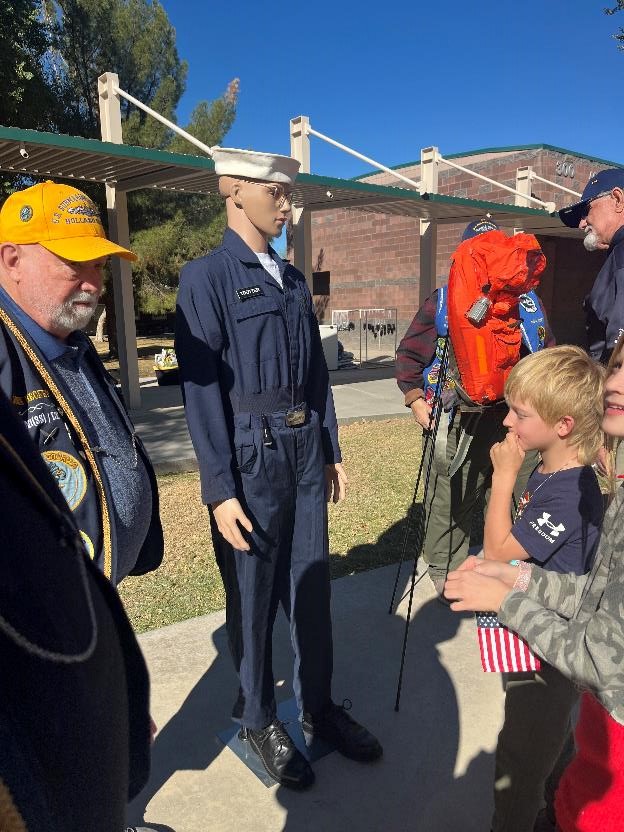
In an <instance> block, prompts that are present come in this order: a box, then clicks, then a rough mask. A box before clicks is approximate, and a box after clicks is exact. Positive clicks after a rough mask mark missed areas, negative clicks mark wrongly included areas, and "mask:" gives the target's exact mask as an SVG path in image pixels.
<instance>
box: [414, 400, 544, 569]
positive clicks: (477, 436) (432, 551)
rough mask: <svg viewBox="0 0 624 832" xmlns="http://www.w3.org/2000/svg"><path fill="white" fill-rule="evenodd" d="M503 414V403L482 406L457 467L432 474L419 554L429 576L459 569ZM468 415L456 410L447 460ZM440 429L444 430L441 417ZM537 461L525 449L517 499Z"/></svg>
mask: <svg viewBox="0 0 624 832" xmlns="http://www.w3.org/2000/svg"><path fill="white" fill-rule="evenodd" d="M506 415H507V410H506V409H504V408H498V409H496V410H491V411H486V412H485V413H484V414H483V415H482V416H481V417H480V419H479V420H478V422H477V424H476V427H472V428H470V429H469V432H470V433H471V435H472V437H473V438H472V442H471V443H470V448H469V449H468V454H467V455H466V459H465V460H464V463H463V464H462V466H461V467H460V468H459V470H458V471H457V472H456V473H455V474H454V475H453V476H452V477H449V476H448V475H445V474H433V475H432V478H431V482H430V484H429V488H428V489H427V495H426V504H425V509H426V517H427V520H426V533H425V542H424V547H423V557H424V559H425V562H426V563H428V564H429V574H430V575H431V578H432V579H433V580H435V579H436V578H445V577H446V575H447V573H448V572H451V571H452V570H453V569H457V567H458V566H460V564H462V563H463V562H464V560H466V556H467V554H468V544H469V541H470V531H471V529H472V524H473V518H474V515H475V512H476V511H478V510H480V509H481V508H483V506H484V505H487V500H488V498H489V495H490V489H491V487H492V462H491V460H490V449H491V447H492V445H494V444H495V443H496V442H501V441H502V440H503V439H504V438H505V436H506V435H507V428H506V427H504V425H503V419H504V418H505V416H506ZM470 417H471V414H465V413H462V414H459V413H456V414H455V418H454V420H453V424H452V425H451V427H450V429H449V432H448V441H447V448H446V457H447V463H448V464H449V465H450V463H451V462H452V460H453V459H454V457H455V451H456V449H457V443H458V441H459V437H460V434H461V431H462V428H463V427H465V426H467V425H469V424H470V422H469V419H470ZM440 430H444V425H443V424H442V421H441V422H440ZM537 461H538V458H537V454H536V453H535V452H529V453H527V454H526V456H525V458H524V462H523V463H522V468H521V469H520V472H519V473H518V479H517V481H516V487H515V489H514V498H515V500H516V502H517V501H518V499H519V498H520V496H522V492H523V490H524V488H525V486H526V483H527V480H528V478H529V476H530V474H531V471H532V470H533V469H534V468H535V466H536V465H537ZM510 510H511V506H510Z"/></svg>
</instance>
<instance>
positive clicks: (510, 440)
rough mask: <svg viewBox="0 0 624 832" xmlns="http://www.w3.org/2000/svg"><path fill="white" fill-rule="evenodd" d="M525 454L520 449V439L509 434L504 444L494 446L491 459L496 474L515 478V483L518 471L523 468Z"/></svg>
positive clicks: (513, 434)
mask: <svg viewBox="0 0 624 832" xmlns="http://www.w3.org/2000/svg"><path fill="white" fill-rule="evenodd" d="M524 455H525V452H524V451H523V450H522V448H521V447H520V443H519V442H518V437H517V436H516V434H515V433H511V432H509V433H508V434H507V436H506V437H505V438H504V439H503V441H502V442H497V443H496V444H495V445H492V448H491V450H490V459H491V460H492V465H493V466H494V474H498V475H500V474H503V475H506V476H509V477H510V478H513V481H514V483H515V481H516V477H517V476H518V471H519V470H520V468H522V463H523V462H524Z"/></svg>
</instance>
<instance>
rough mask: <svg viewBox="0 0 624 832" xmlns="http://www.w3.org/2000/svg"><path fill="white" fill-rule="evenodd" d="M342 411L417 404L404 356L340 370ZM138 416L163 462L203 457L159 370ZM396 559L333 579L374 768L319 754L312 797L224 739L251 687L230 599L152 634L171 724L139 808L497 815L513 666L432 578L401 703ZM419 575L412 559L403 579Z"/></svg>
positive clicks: (214, 822)
mask: <svg viewBox="0 0 624 832" xmlns="http://www.w3.org/2000/svg"><path fill="white" fill-rule="evenodd" d="M332 386H333V389H334V397H335V401H336V409H337V414H338V417H339V421H340V422H342V423H345V422H350V421H353V420H356V419H380V418H383V419H387V418H393V417H398V416H409V413H408V411H406V409H405V407H404V406H403V399H402V396H401V394H400V392H399V391H398V388H397V387H396V384H395V382H394V379H393V368H392V367H384V368H374V369H370V370H351V371H338V372H336V373H332ZM142 395H143V407H142V408H141V410H139V411H136V412H135V413H133V418H134V420H135V424H136V426H137V429H138V431H139V433H140V435H141V436H142V437H143V439H144V440H145V442H146V444H147V447H148V450H149V452H150V454H151V455H152V458H153V459H154V461H155V463H156V465H157V467H158V469H159V470H160V471H161V472H166V471H181V470H192V469H194V468H195V467H196V463H195V458H194V454H193V450H192V446H191V443H190V439H189V437H188V433H187V430H186V423H185V421H184V413H183V409H182V402H181V398H180V393H179V390H178V388H177V387H160V388H159V387H157V386H156V385H154V384H153V383H150V382H147V383H145V385H144V387H143V389H142ZM395 573H396V567H386V568H383V569H377V570H373V571H370V572H366V573H362V574H358V575H353V576H350V577H346V578H341V579H339V580H336V581H334V582H333V584H332V587H333V589H332V593H333V600H332V605H333V621H334V643H335V673H334V698H335V700H336V701H337V702H341V701H342V700H343V698H345V697H348V698H349V699H351V700H352V701H353V715H354V716H355V717H356V718H357V719H359V720H361V721H362V722H363V723H364V724H366V725H367V726H368V727H370V729H371V730H372V731H373V732H374V733H376V734H377V735H378V736H379V738H380V739H381V741H382V742H383V745H384V749H385V751H384V758H383V760H382V761H380V762H379V763H376V764H373V765H368V766H366V765H360V764H357V763H354V762H351V761H349V760H345V759H343V758H342V757H340V756H339V755H338V754H337V753H335V752H334V753H332V754H330V755H329V756H327V757H325V758H323V759H321V760H319V761H318V762H316V763H315V765H314V769H315V772H316V775H317V782H316V784H315V786H314V787H313V788H312V789H311V790H310V791H308V792H305V793H303V794H298V793H294V792H291V791H288V790H287V789H284V788H281V787H278V786H274V787H272V788H267V787H266V786H264V785H263V784H262V783H261V782H260V781H259V780H258V779H257V778H256V776H255V775H254V774H253V773H251V771H249V769H247V768H246V767H245V765H244V764H243V763H242V762H241V761H240V760H239V759H238V757H236V756H235V754H234V753H233V752H232V751H230V749H229V748H224V746H223V745H222V744H221V743H220V741H219V740H218V739H217V734H218V733H220V732H221V731H223V730H224V729H227V728H228V727H229V726H230V725H231V724H232V723H231V722H230V720H229V714H230V711H231V707H232V704H233V699H234V695H235V692H236V690H237V682H236V677H235V674H234V671H233V668H232V664H231V661H230V657H229V654H228V649H227V639H226V634H225V627H224V622H225V614H224V612H218V613H214V614H213V615H208V616H204V617H202V618H196V619H193V620H190V621H185V622H182V623H180V624H175V625H172V626H170V627H165V628H163V629H161V630H155V631H152V632H150V633H147V634H145V635H143V636H141V638H140V641H141V645H142V647H143V650H144V652H145V656H146V658H147V662H148V665H149V668H150V673H151V678H152V713H153V716H154V718H155V720H156V722H157V724H158V725H159V728H160V731H159V733H158V735H157V738H156V742H155V745H154V748H153V771H152V777H151V780H150V783H149V784H148V786H147V787H146V789H145V790H144V792H143V793H142V794H141V795H140V796H139V797H138V798H137V799H136V800H135V801H134V803H133V804H132V806H131V812H130V818H129V821H130V822H131V823H134V824H140V823H141V821H142V820H143V819H144V820H145V823H147V824H149V826H150V828H152V829H154V830H157V832H169V830H175V832H212V831H213V830H214V831H215V832H230V831H231V832H269V830H270V832H278V831H279V832H281V830H292V832H308V830H309V832H351V830H354V832H355V830H357V832H403V830H410V832H458V830H461V832H483V830H486V829H488V828H489V819H490V814H491V791H492V777H493V757H492V752H493V749H494V748H495V744H496V736H497V733H498V730H499V727H500V722H501V716H502V690H501V683H500V677H498V676H496V675H493V674H484V673H483V672H482V671H481V667H480V661H479V653H478V647H477V641H476V632H475V626H474V621H473V618H472V616H459V615H455V614H454V613H452V612H451V611H450V610H449V609H448V608H447V607H445V606H443V605H442V604H440V603H439V602H438V601H437V600H436V599H435V597H434V592H433V589H432V587H431V584H430V582H429V580H428V578H426V577H425V578H424V580H422V581H420V582H419V583H418V584H417V586H416V594H415V602H414V609H413V611H412V624H411V628H410V637H409V644H408V651H407V662H406V672H405V678H404V686H403V696H402V702H401V710H400V712H399V713H395V711H394V701H395V693H396V684H397V676H398V669H399V662H400V657H401V644H402V638H403V630H404V623H405V616H406V611H407V602H406V601H405V600H404V601H403V602H402V603H401V605H400V606H399V609H398V612H397V613H396V614H392V615H389V614H388V612H387V608H388V604H389V600H390V596H391V593H392V585H393V581H394V576H395ZM408 582H409V577H408V567H407V566H406V567H405V568H404V572H403V576H402V578H401V582H400V584H399V586H400V588H401V589H402V590H403V589H404V588H405V586H406V583H408ZM280 616H281V617H278V623H277V625H276V632H275V639H274V666H275V678H276V683H277V684H276V688H277V689H276V696H277V699H278V701H284V700H288V699H290V698H291V697H292V696H293V693H292V688H291V678H292V651H291V647H290V641H289V634H288V628H287V625H286V621H285V619H284V618H283V616H282V615H281V613H280Z"/></svg>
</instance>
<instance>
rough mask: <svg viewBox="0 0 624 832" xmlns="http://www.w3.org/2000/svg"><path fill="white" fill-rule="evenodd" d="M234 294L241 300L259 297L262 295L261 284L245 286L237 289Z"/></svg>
mask: <svg viewBox="0 0 624 832" xmlns="http://www.w3.org/2000/svg"><path fill="white" fill-rule="evenodd" d="M236 294H237V295H238V299H239V300H240V301H241V302H242V301H244V300H251V299H252V298H259V297H260V296H261V295H264V291H263V290H262V286H246V287H245V288H244V289H237V290H236Z"/></svg>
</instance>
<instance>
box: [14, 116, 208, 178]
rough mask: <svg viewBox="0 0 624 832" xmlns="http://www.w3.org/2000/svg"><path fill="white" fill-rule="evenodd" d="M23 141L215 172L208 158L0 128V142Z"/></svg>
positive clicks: (77, 137) (21, 129)
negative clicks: (6, 140)
mask: <svg viewBox="0 0 624 832" xmlns="http://www.w3.org/2000/svg"><path fill="white" fill-rule="evenodd" d="M3 139H8V140H11V141H18V142H23V143H24V144H38V145H47V146H49V147H58V148H65V149H67V150H79V151H83V152H85V153H100V154H107V155H109V156H118V157H120V158H125V159H143V160H144V161H148V162H157V163H159V164H162V165H183V166H184V167H191V168H205V169H206V170H214V162H213V161H212V159H209V158H208V157H207V156H193V155H191V154H186V153H170V152H169V151H167V150H155V149H152V148H147V147H136V146H135V145H130V144H115V143H113V142H103V141H100V140H99V139H83V138H82V137H81V136H66V135H65V134H63V133H44V132H40V131H39V130H28V129H23V128H20V127H2V126H0V140H3Z"/></svg>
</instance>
